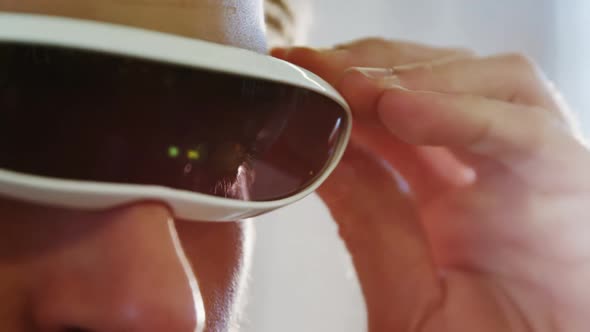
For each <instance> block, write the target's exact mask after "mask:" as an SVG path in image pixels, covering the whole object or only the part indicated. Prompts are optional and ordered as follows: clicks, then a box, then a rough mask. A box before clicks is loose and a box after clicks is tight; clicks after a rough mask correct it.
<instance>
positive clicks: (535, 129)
mask: <svg viewBox="0 0 590 332" xmlns="http://www.w3.org/2000/svg"><path fill="white" fill-rule="evenodd" d="M376 112H377V114H378V115H379V117H380V118H381V120H382V121H383V124H384V125H385V126H386V127H387V128H388V129H389V130H390V131H391V132H392V133H394V134H395V135H396V136H397V137H399V138H400V139H402V140H404V141H406V142H409V143H411V144H417V145H435V146H445V147H448V148H451V149H457V150H460V151H461V150H463V151H467V152H469V153H473V154H476V155H480V156H483V157H486V158H489V159H490V160H495V161H498V162H500V163H502V164H504V165H505V166H506V167H507V168H509V169H510V170H511V171H513V172H515V173H517V174H518V175H519V176H521V177H522V178H523V179H526V180H529V182H530V183H531V184H538V183H544V184H548V183H551V184H552V185H556V186H560V185H570V184H574V183H577V182H578V181H577V180H575V179H571V180H572V181H573V182H571V181H566V183H561V181H562V180H563V179H564V178H565V176H564V175H563V171H564V169H568V168H571V167H572V165H569V163H568V156H569V155H572V154H574V155H575V154H579V153H581V152H582V149H584V148H583V146H582V145H581V144H579V143H578V141H577V140H576V139H575V138H574V137H573V136H572V135H571V133H570V132H569V130H568V129H567V128H566V127H565V126H564V125H563V123H562V122H560V121H558V120H557V119H555V118H554V117H552V116H549V115H548V114H547V112H545V111H544V110H541V109H538V108H531V107H526V106H521V105H514V104H510V103H507V102H502V101H498V100H491V99H487V98H483V97H477V96H471V95H459V94H454V95H451V94H442V93H434V92H422V91H410V90H406V89H403V88H394V87H392V88H390V89H385V90H383V93H382V95H381V97H380V98H379V100H378V101H377V106H376ZM549 174H560V176H558V177H555V178H556V180H559V181H557V182H556V183H553V182H552V181H548V179H547V175H549ZM551 189H552V190H556V189H557V187H553V188H551Z"/></svg>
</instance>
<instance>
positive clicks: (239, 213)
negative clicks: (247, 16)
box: [0, 13, 352, 221]
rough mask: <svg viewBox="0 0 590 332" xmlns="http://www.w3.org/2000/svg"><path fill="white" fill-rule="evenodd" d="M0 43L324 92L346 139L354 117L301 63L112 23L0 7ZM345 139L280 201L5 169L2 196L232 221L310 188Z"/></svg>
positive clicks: (338, 156) (339, 152) (337, 157)
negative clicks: (159, 209) (149, 205)
mask: <svg viewBox="0 0 590 332" xmlns="http://www.w3.org/2000/svg"><path fill="white" fill-rule="evenodd" d="M0 42H20V43H35V44H42V45H55V46H61V47H72V48H77V49H82V50H90V51H100V52H107V53H111V54H118V55H126V56H132V57H138V58H143V59H149V60H157V61H162V62H167V63H173V64H181V65H185V66H190V67H195V68H203V69H208V70H214V71H218V72H224V73H231V74H235V75H240V76H248V77H254V78H259V79H265V80H268V81H274V82H281V83H285V84H289V85H293V86H297V87H302V88H306V89H309V90H312V91H315V92H317V93H320V94H322V95H325V96H327V97H329V98H330V99H332V100H334V101H335V102H337V103H338V104H340V105H341V106H342V108H343V109H344V110H346V112H347V114H348V116H349V121H347V128H346V129H345V135H344V138H343V139H344V141H347V140H348V138H349V136H350V130H351V122H352V121H351V118H350V110H349V108H348V105H347V104H346V102H345V101H344V99H343V98H342V97H341V96H340V95H339V94H338V93H337V92H336V90H334V89H333V88H332V87H331V86H330V85H329V84H328V83H326V82H324V81H323V80H322V79H321V78H319V77H318V76H316V75H315V74H313V73H311V72H309V71H306V70H305V69H302V68H299V67H297V66H295V65H292V64H290V63H287V62H285V61H281V60H278V59H275V58H272V57H270V56H266V55H261V54H257V53H255V52H252V51H247V50H243V49H238V48H235V47H229V46H223V45H218V44H213V43H209V42H204V41H199V40H194V39H190V38H185V37H180V36H175V35H170V34H165V33H160V32H154V31H148V30H142V29H137V28H131V27H126V26H120V25H114V24H107V23H98V22H92V21H85V20H77V19H70V18H58V17H49V16H41V15H28V14H12V13H0ZM0 139H2V133H0ZM345 145H346V144H340V145H339V148H338V150H337V151H336V152H335V157H334V159H333V161H332V163H331V164H330V165H329V166H328V168H327V171H326V172H325V173H324V174H322V175H321V176H320V177H319V178H318V179H317V180H316V181H315V182H314V183H313V184H312V185H310V186H309V187H308V188H306V189H305V190H304V191H302V192H300V193H298V194H297V195H295V196H292V197H289V198H286V199H282V200H277V201H269V202H247V201H239V200H234V199H226V198H221V197H214V196H209V195H204V194H197V193H192V192H188V191H182V190H176V189H170V188H166V187H160V186H145V185H121V184H110V183H96V182H88V181H70V180H61V179H53V178H47V177H40V176H34V175H29V174H22V173H17V172H12V171H8V170H3V169H0V195H2V196H7V197H10V198H13V199H19V200H24V201H28V202H33V203H37V204H45V205H51V206H59V207H68V208H77V209H90V210H94V209H107V208H113V207H117V206H120V205H125V204H130V203H133V202H137V201H146V200H149V201H160V202H163V203H165V204H167V205H168V206H169V207H170V208H171V209H172V211H173V213H174V214H175V216H176V217H179V218H182V219H187V220H195V221H199V220H206V221H235V220H241V219H246V218H249V217H253V216H256V215H259V214H262V213H265V212H268V211H271V210H275V209H278V208H280V207H283V206H286V205H289V204H291V203H294V202H296V201H298V200H300V199H302V198H304V197H306V196H308V195H309V194H311V193H312V192H314V191H315V190H316V189H317V187H318V186H319V185H320V184H321V183H322V182H323V181H324V180H325V179H326V178H327V177H328V175H329V174H330V173H331V172H332V171H333V169H334V168H335V167H336V164H337V162H338V161H339V160H340V159H341V157H342V154H343V153H344V149H345Z"/></svg>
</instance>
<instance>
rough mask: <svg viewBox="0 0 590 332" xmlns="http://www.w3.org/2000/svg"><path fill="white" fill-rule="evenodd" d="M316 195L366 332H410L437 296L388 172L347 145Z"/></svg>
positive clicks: (417, 231) (414, 222) (407, 204)
mask: <svg viewBox="0 0 590 332" xmlns="http://www.w3.org/2000/svg"><path fill="white" fill-rule="evenodd" d="M319 193H320V195H321V197H322V199H323V200H324V201H325V202H326V204H327V206H328V208H329V209H330V211H331V213H332V215H333V216H334V219H335V220H336V221H337V223H338V225H339V231H340V234H341V237H342V238H343V240H344V241H345V244H346V246H347V248H348V250H349V252H350V253H351V255H352V259H353V262H354V265H355V268H356V270H357V274H358V276H359V280H360V282H361V286H362V289H363V293H364V296H365V300H366V304H367V309H368V313H369V324H370V326H371V329H370V330H371V331H414V330H415V328H416V327H417V325H418V324H419V323H420V321H421V320H422V318H423V317H422V314H423V313H424V310H422V309H424V308H429V307H433V306H435V305H437V304H439V301H440V300H441V296H442V294H441V289H439V287H440V284H439V282H438V277H437V275H436V273H435V267H434V266H433V263H432V260H431V254H430V249H429V248H430V246H429V245H428V243H427V242H426V238H425V236H424V233H423V231H422V227H421V225H420V223H419V220H418V217H417V215H416V211H415V210H414V208H413V202H412V200H411V199H410V198H409V197H408V196H407V195H406V194H405V193H404V191H403V189H401V188H400V187H399V183H398V181H397V178H396V176H395V174H394V173H393V171H392V170H391V168H389V167H388V166H387V165H386V164H384V163H383V162H381V161H380V158H376V157H375V156H373V155H372V154H370V153H368V152H365V151H363V150H361V149H359V148H358V147H356V146H354V145H353V146H351V147H350V148H349V149H348V150H347V153H346V155H345V157H344V159H343V161H342V163H341V164H340V165H339V167H338V168H337V169H336V171H335V172H334V173H333V175H331V176H330V178H329V179H328V181H327V182H326V183H325V184H324V185H323V186H322V187H321V188H320V190H319ZM392 313H395V314H392Z"/></svg>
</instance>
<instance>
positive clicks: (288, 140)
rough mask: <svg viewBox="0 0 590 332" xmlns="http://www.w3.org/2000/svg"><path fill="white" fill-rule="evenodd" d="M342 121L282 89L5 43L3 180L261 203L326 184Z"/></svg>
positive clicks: (322, 103) (317, 101)
mask: <svg viewBox="0 0 590 332" xmlns="http://www.w3.org/2000/svg"><path fill="white" fill-rule="evenodd" d="M347 120H348V119H347V117H346V114H345V111H344V110H343V109H342V107H341V106H339V105H338V104H337V103H336V102H335V101H333V100H331V99H329V98H327V97H325V96H322V95H320V94H318V93H315V92H312V91H309V90H306V89H303V88H298V87H293V86H289V85H285V84H282V83H275V82H269V81H265V80H259V79H253V78H248V77H241V76H236V75H231V74H223V73H219V72H211V71H206V70H202V69H195V68H189V67H185V66H179V65H173V64H166V63H160V62H154V61H148V60H143V59H137V58H129V57H122V56H118V55H110V54H103V53H95V52H89V51H82V50H73V49H65V48H57V47H52V46H31V45H24V44H14V43H0V168H2V169H8V170H12V171H17V172H22V173H28V174H34V175H40V176H48V177H54V178H62V179H73V180H84V181H97V182H110V183H124V184H146V185H161V186H166V187H170V188H176V189H181V190H187V191H193V192H199V193H205V194H211V195H215V196H221V197H229V198H236V199H242V200H252V201H268V200H275V199H280V198H284V197H287V196H290V195H293V194H296V193H297V192H299V191H301V190H303V189H305V188H306V187H307V186H308V185H310V184H311V183H312V182H313V181H314V180H315V179H316V178H317V177H318V176H319V175H321V174H322V172H323V171H324V170H325V168H326V166H327V165H328V163H329V162H330V161H331V159H332V157H333V154H334V153H335V149H336V148H337V146H338V145H339V144H342V138H343V134H344V133H345V130H346V126H347V124H346V121H347Z"/></svg>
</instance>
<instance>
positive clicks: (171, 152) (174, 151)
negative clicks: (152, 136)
mask: <svg viewBox="0 0 590 332" xmlns="http://www.w3.org/2000/svg"><path fill="white" fill-rule="evenodd" d="M178 156H180V149H179V148H178V147H177V146H171V147H169V148H168V157H170V158H178Z"/></svg>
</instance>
